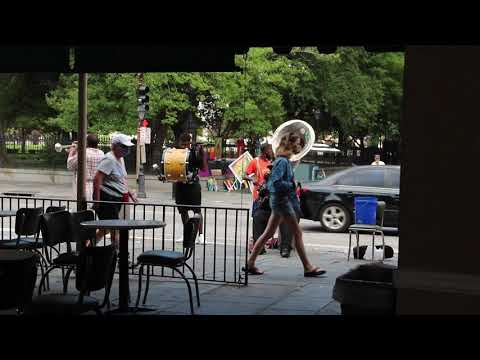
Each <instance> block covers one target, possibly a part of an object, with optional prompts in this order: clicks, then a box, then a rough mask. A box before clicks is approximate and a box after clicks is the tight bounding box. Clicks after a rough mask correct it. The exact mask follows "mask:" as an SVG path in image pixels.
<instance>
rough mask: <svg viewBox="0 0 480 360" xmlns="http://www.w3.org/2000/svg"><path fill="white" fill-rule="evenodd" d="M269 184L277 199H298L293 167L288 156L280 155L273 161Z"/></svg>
mask: <svg viewBox="0 0 480 360" xmlns="http://www.w3.org/2000/svg"><path fill="white" fill-rule="evenodd" d="M267 186H268V191H269V192H270V196H271V197H272V198H274V199H275V200H286V199H289V200H296V197H297V196H296V194H295V183H294V180H293V168H292V165H291V164H290V161H289V160H288V159H287V158H286V157H283V156H280V157H278V158H277V159H276V160H275V161H274V162H273V167H272V172H271V173H270V177H269V179H268V183H267Z"/></svg>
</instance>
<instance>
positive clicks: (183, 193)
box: [175, 133, 207, 243]
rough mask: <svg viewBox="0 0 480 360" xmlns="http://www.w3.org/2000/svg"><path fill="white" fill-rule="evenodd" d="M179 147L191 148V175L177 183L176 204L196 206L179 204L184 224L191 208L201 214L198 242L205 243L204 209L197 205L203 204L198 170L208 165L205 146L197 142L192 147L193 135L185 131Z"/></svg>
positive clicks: (189, 168) (189, 160)
mask: <svg viewBox="0 0 480 360" xmlns="http://www.w3.org/2000/svg"><path fill="white" fill-rule="evenodd" d="M178 147H179V148H180V149H189V150H190V152H189V158H188V169H187V172H188V174H189V175H188V176H187V179H186V181H185V182H182V181H177V182H176V183H175V204H177V205H192V206H194V207H188V206H179V207H178V212H179V213H180V216H181V217H182V222H183V224H184V225H185V224H186V223H187V221H188V219H189V216H188V211H189V210H191V211H192V212H193V213H194V214H199V215H200V226H199V232H198V239H197V243H204V237H203V218H202V211H201V208H199V207H195V206H201V205H202V188H201V186H200V179H199V177H198V171H199V170H205V168H206V167H207V166H206V163H205V159H204V158H205V157H204V152H203V147H202V146H200V145H198V144H195V145H194V146H193V147H192V136H191V135H190V134H188V133H183V134H182V135H180V138H179V141H178Z"/></svg>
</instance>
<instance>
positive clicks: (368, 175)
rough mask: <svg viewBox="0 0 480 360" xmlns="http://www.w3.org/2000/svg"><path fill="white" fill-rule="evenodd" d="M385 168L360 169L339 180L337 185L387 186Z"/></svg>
mask: <svg viewBox="0 0 480 360" xmlns="http://www.w3.org/2000/svg"><path fill="white" fill-rule="evenodd" d="M385 174H386V171H385V169H378V168H375V169H373V168H372V169H359V170H357V171H352V172H350V173H348V174H345V175H344V176H342V177H340V178H339V179H338V180H337V185H350V186H368V187H385Z"/></svg>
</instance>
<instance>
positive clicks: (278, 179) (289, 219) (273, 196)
mask: <svg viewBox="0 0 480 360" xmlns="http://www.w3.org/2000/svg"><path fill="white" fill-rule="evenodd" d="M297 121H298V120H297ZM302 123H304V122H302ZM311 132H312V133H313V129H312V130H311ZM274 138H275V135H274ZM309 141H310V142H311V139H309ZM276 142H277V143H278V146H276V148H275V149H274V150H275V157H276V160H275V161H274V162H273V166H272V172H271V174H270V176H269V178H268V181H267V187H268V191H269V194H270V199H269V201H270V208H271V210H272V213H271V215H270V218H269V220H268V225H267V228H266V229H265V231H264V232H263V234H262V235H261V236H260V237H259V238H258V240H257V242H256V243H255V246H254V248H253V251H252V254H251V255H250V257H249V259H248V261H247V266H246V267H244V268H243V271H246V272H248V273H249V274H251V275H261V274H263V272H262V271H260V270H259V269H258V268H257V267H256V266H255V261H256V259H257V256H258V255H259V254H260V252H261V251H262V249H263V247H264V245H265V243H266V242H267V240H268V239H270V238H271V237H272V236H273V235H274V234H275V232H276V230H277V229H278V226H279V225H280V223H281V222H282V221H283V222H285V224H286V225H287V226H288V227H289V228H290V231H291V232H292V234H293V236H294V239H295V247H296V249H297V252H298V255H299V257H300V260H301V261H302V265H303V269H304V276H305V277H314V276H319V275H323V274H324V273H325V270H322V269H320V268H318V267H316V266H314V265H313V264H312V263H310V261H309V259H308V258H307V254H306V252H305V246H304V243H303V238H302V230H301V228H300V226H299V224H298V222H297V213H300V212H301V210H300V202H299V200H298V197H297V195H296V186H295V183H294V179H293V167H292V164H291V162H290V161H292V160H294V161H298V160H299V159H300V155H301V154H302V153H305V152H308V147H306V146H305V143H306V142H305V141H302V136H299V135H298V132H297V131H289V132H287V133H283V134H282V135H281V136H280V137H279V139H277V141H276ZM302 143H303V145H302ZM305 150H306V151H305Z"/></svg>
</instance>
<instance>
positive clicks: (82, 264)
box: [24, 245, 117, 316]
mask: <svg viewBox="0 0 480 360" xmlns="http://www.w3.org/2000/svg"><path fill="white" fill-rule="evenodd" d="M116 261H117V253H116V251H115V249H114V247H113V246H112V245H108V246H98V247H89V248H85V249H83V250H82V251H81V252H80V255H79V260H78V264H77V266H76V269H75V270H76V281H75V284H76V288H77V290H78V291H79V293H78V294H46V295H40V296H37V297H35V298H34V299H33V300H32V302H31V303H30V305H29V306H27V308H26V309H25V312H24V314H25V315H50V316H51V315H54V316H68V315H81V314H83V313H86V312H90V311H95V313H96V314H97V315H102V311H101V309H102V308H103V307H104V306H105V305H106V304H107V303H109V298H110V289H111V286H112V281H113V275H114V272H115V265H116ZM102 289H105V296H104V299H103V302H102V303H101V304H100V303H99V302H98V300H97V299H96V298H94V297H92V296H90V295H89V294H90V292H94V291H98V290H102Z"/></svg>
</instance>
